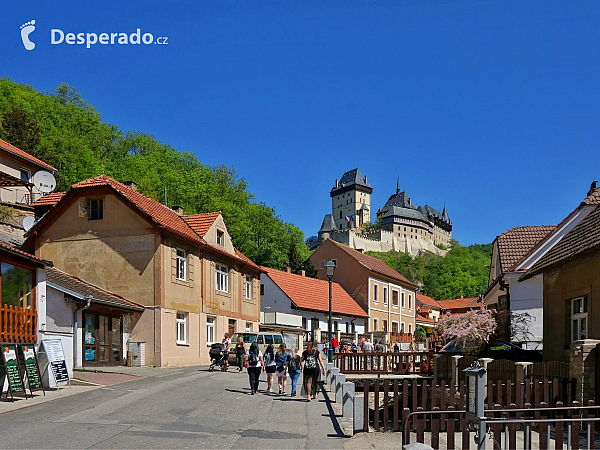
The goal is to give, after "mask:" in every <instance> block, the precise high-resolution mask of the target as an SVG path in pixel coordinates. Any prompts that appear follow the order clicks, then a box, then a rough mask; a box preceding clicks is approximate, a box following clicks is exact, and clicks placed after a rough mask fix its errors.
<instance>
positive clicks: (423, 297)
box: [416, 293, 442, 308]
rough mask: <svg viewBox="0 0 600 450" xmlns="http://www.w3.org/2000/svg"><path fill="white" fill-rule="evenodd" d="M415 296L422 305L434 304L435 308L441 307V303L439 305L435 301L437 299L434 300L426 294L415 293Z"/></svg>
mask: <svg viewBox="0 0 600 450" xmlns="http://www.w3.org/2000/svg"><path fill="white" fill-rule="evenodd" d="M416 297H417V300H418V301H420V302H421V303H422V304H424V305H427V306H435V307H437V308H441V307H442V305H440V304H439V303H438V302H437V300H434V299H432V298H431V297H429V296H427V295H423V294H419V293H417V295H416Z"/></svg>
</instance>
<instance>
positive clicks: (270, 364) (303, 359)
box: [235, 338, 325, 402]
mask: <svg viewBox="0 0 600 450" xmlns="http://www.w3.org/2000/svg"><path fill="white" fill-rule="evenodd" d="M235 354H236V360H237V365H238V371H239V373H242V371H243V368H244V367H246V369H247V371H248V379H249V381H250V391H251V394H252V395H255V394H257V393H258V383H259V378H260V374H261V372H265V373H266V374H267V392H269V393H272V392H273V388H274V384H275V378H277V386H278V389H279V395H285V393H286V387H287V380H288V378H289V379H290V380H291V382H292V390H291V396H292V397H295V396H296V395H297V392H296V389H297V385H298V378H300V374H301V373H302V374H303V377H302V390H301V395H303V396H306V400H307V401H309V402H310V401H312V399H314V398H316V397H317V387H318V381H319V376H320V374H321V373H325V365H324V364H323V358H322V357H321V353H320V352H319V350H317V349H316V348H315V346H314V344H313V343H312V342H309V343H308V345H307V347H306V350H305V351H303V352H302V354H301V355H299V354H298V352H297V351H296V349H291V351H287V350H286V348H285V344H280V345H279V348H278V349H277V351H275V349H274V348H273V345H271V344H269V345H268V346H267V348H266V350H265V352H264V354H263V352H261V351H260V349H259V348H258V344H257V343H256V342H253V343H252V344H251V345H250V348H248V349H246V344H245V343H244V340H243V339H242V338H240V339H239V341H238V342H237V344H236V345H235Z"/></svg>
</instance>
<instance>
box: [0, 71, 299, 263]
mask: <svg viewBox="0 0 600 450" xmlns="http://www.w3.org/2000/svg"><path fill="white" fill-rule="evenodd" d="M0 138H2V139H4V140H5V141H7V142H10V143H12V144H14V145H16V146H17V147H19V148H21V149H23V150H25V151H26V152H28V153H30V154H32V155H34V156H36V157H38V158H40V159H42V160H43V161H45V162H47V163H49V164H51V165H52V166H54V167H56V168H57V169H58V170H59V173H58V175H57V183H58V186H57V190H66V189H68V187H69V186H70V185H71V184H73V183H75V182H77V181H81V180H84V179H86V178H91V177H94V176H97V175H100V174H107V175H109V176H111V177H113V178H114V179H116V180H118V181H126V180H133V181H135V182H137V183H138V190H139V191H140V192H142V193H144V194H145V195H147V196H149V197H151V198H154V199H155V200H158V201H160V202H161V203H163V204H166V205H167V206H172V205H182V206H183V207H184V212H185V213H186V214H192V213H201V212H209V211H222V212H223V216H224V217H225V221H226V222H227V226H228V228H229V231H230V233H231V236H232V238H233V241H234V243H235V245H236V247H237V248H238V249H239V250H241V251H242V252H244V253H245V254H246V255H247V256H248V257H249V258H251V259H252V260H253V261H255V262H256V263H258V264H262V265H265V266H269V267H273V268H284V267H285V266H287V265H288V264H289V262H290V261H291V262H292V264H294V261H304V260H305V259H306V258H307V257H308V250H307V248H306V245H305V244H304V235H303V233H302V231H301V230H300V229H299V228H297V227H296V226H294V225H293V224H291V223H286V222H283V221H282V220H281V219H280V218H279V217H278V216H277V214H276V212H275V209H274V208H272V207H269V206H267V205H265V204H264V203H261V202H258V201H256V199H255V198H254V195H253V194H252V192H251V191H250V190H249V187H248V185H247V183H246V181H245V180H244V179H243V178H241V177H239V176H238V174H237V173H236V171H235V170H234V169H233V168H232V167H228V166H226V165H221V166H218V167H210V166H205V165H203V164H202V163H201V162H200V160H199V159H198V158H197V157H196V156H195V155H194V154H192V153H188V152H180V151H178V150H176V149H174V148H172V147H170V146H169V145H168V144H164V143H162V142H159V141H157V140H156V139H155V138H154V137H153V136H152V135H151V134H146V133H140V132H134V131H123V130H121V129H120V128H119V127H118V126H116V125H112V124H109V123H106V122H104V121H102V116H101V114H100V113H99V112H98V111H96V109H95V108H94V107H93V106H92V105H91V104H89V103H88V102H86V101H85V100H83V99H82V97H81V95H80V94H79V93H78V92H77V91H76V90H75V89H74V88H72V87H70V86H67V85H66V84H63V85H61V86H59V87H57V88H56V92H54V93H41V92H38V91H36V90H35V89H34V88H32V87H30V86H25V85H21V84H17V83H15V82H12V81H10V80H7V79H2V78H0ZM190 150H194V151H195V152H196V153H197V154H198V155H202V148H201V144H199V147H198V148H194V149H190Z"/></svg>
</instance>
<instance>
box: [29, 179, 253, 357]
mask: <svg viewBox="0 0 600 450" xmlns="http://www.w3.org/2000/svg"><path fill="white" fill-rule="evenodd" d="M57 199H58V201H57V203H56V204H55V205H54V206H52V207H51V208H50V209H49V210H48V212H47V213H46V214H44V216H43V217H42V218H41V219H40V220H39V221H38V222H37V223H36V224H35V226H34V227H33V228H32V229H31V230H30V231H29V232H28V233H27V235H26V237H27V241H26V242H25V244H24V247H25V248H28V249H31V250H34V251H35V254H36V255H37V256H39V257H42V256H41V255H45V256H43V258H46V259H49V260H53V261H54V265H55V267H56V268H58V269H60V270H63V271H64V272H67V273H69V274H72V275H74V276H76V277H79V278H81V279H85V280H87V281H88V282H90V283H93V284H94V285H96V286H98V287H100V288H102V289H106V290H108V291H110V292H112V293H115V294H117V295H120V296H123V297H125V298H127V299H129V300H131V301H133V302H135V303H137V304H140V305H143V306H144V312H143V313H142V314H141V317H139V319H137V321H136V322H135V323H133V324H131V334H130V339H131V341H133V342H143V343H144V347H145V361H146V364H147V365H155V366H162V367H167V366H182V365H193V364H207V363H208V362H209V357H208V347H209V346H210V344H211V343H213V342H220V341H221V338H222V337H223V334H224V333H225V332H230V333H231V332H234V331H245V330H248V329H250V330H252V331H258V321H259V317H260V315H259V314H260V313H259V309H260V308H259V302H260V299H259V286H260V285H259V276H260V273H261V269H260V268H259V267H258V266H257V265H255V264H254V263H253V262H252V261H250V260H249V259H248V258H246V257H245V256H244V255H242V254H241V253H240V252H239V251H237V250H236V249H235V248H234V247H233V244H232V242H231V239H230V237H229V233H228V231H227V227H226V226H225V223H224V221H223V217H222V216H221V214H220V213H211V214H200V215H191V216H183V215H182V208H180V207H175V208H174V209H176V210H177V211H176V210H173V209H170V208H168V207H166V206H164V205H162V204H160V203H159V202H157V201H155V200H152V199H150V198H148V197H146V196H144V195H143V194H141V193H139V192H138V191H137V190H136V185H135V183H128V184H127V185H125V184H122V183H119V182H117V181H115V180H113V179H112V178H110V177H108V176H106V175H102V176H99V177H96V178H92V179H89V180H85V181H82V182H80V183H77V184H74V185H73V186H72V187H71V189H69V191H68V192H67V193H66V194H65V195H64V196H57ZM47 206H48V205H44V207H45V208H47ZM83 344H84V345H85V340H84V342H83Z"/></svg>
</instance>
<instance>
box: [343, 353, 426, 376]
mask: <svg viewBox="0 0 600 450" xmlns="http://www.w3.org/2000/svg"><path fill="white" fill-rule="evenodd" d="M337 356H338V359H337V363H336V366H337V367H338V368H339V369H340V373H343V374H396V375H407V374H422V375H427V374H430V373H431V369H432V367H431V353H429V352H400V353H339V354H338V355H337Z"/></svg>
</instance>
